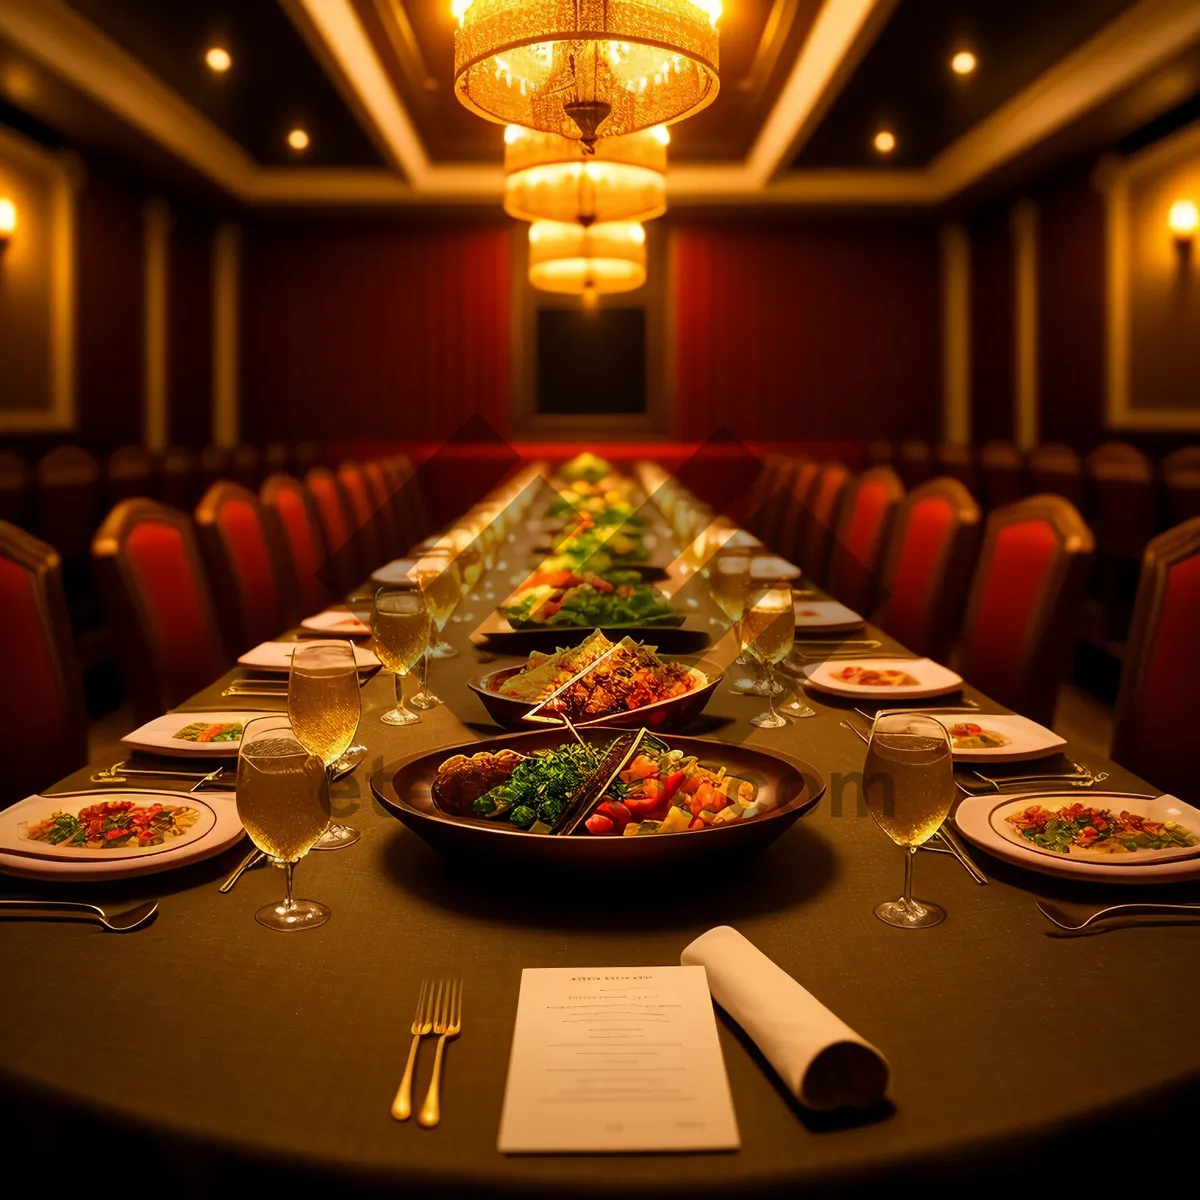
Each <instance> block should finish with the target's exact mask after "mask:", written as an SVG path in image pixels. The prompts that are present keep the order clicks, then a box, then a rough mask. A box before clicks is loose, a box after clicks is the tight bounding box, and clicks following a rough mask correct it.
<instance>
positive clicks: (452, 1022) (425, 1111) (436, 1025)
mask: <svg viewBox="0 0 1200 1200" xmlns="http://www.w3.org/2000/svg"><path fill="white" fill-rule="evenodd" d="M438 995H439V1003H438V1005H437V1015H436V1016H435V1017H434V1020H433V1032H434V1033H436V1034H437V1035H438V1044H437V1054H436V1055H435V1056H434V1059H433V1078H432V1079H431V1080H430V1081H429V1091H428V1092H426V1093H425V1103H424V1104H422V1105H421V1111H420V1113H419V1114H418V1115H417V1124H419V1125H421V1126H422V1127H423V1128H425V1129H432V1128H433V1127H434V1126H435V1125H436V1124H437V1123H438V1122H439V1121H440V1120H441V1119H442V1109H441V1099H440V1092H439V1088H440V1084H441V1082H442V1052H443V1051H444V1050H445V1049H446V1041H447V1040H448V1039H449V1038H454V1037H458V1034H459V1031H460V1030H461V1029H462V980H461V979H447V980H446V990H445V992H444V993H443V992H442V985H441V984H440V983H439V984H438Z"/></svg>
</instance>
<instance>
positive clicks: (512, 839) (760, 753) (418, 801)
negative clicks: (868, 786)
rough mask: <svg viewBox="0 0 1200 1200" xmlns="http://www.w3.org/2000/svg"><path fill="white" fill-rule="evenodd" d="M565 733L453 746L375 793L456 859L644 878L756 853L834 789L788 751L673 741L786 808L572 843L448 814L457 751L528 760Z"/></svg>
mask: <svg viewBox="0 0 1200 1200" xmlns="http://www.w3.org/2000/svg"><path fill="white" fill-rule="evenodd" d="M563 736H564V735H563V733H562V731H561V730H556V729H551V730H544V731H543V730H539V731H537V732H535V733H516V734H508V735H506V736H503V737H496V738H485V739H483V740H482V741H478V742H466V743H463V744H461V745H457V746H447V747H445V748H443V749H441V750H435V751H432V752H431V753H426V754H419V755H413V756H411V757H409V758H405V759H401V760H400V761H399V762H396V763H391V764H389V765H388V766H385V767H383V768H382V769H381V770H379V771H376V772H375V774H374V775H373V776H372V777H371V790H372V791H373V792H374V793H375V795H376V797H377V798H378V799H379V802H380V803H381V804H382V805H383V807H384V808H386V809H387V810H388V812H390V813H391V814H392V815H393V816H394V817H396V818H397V819H398V820H399V821H401V822H402V823H403V824H404V825H406V826H407V827H408V828H409V829H411V830H412V831H413V832H414V833H415V834H417V836H418V837H421V838H423V839H424V840H425V841H426V842H428V843H429V845H431V846H432V847H433V848H434V849H435V850H438V851H440V852H441V853H443V854H446V855H448V856H450V857H455V858H464V859H469V860H473V861H476V862H481V863H494V864H498V865H503V866H505V867H506V868H507V867H515V868H517V869H522V870H523V869H537V870H550V871H569V872H586V873H595V872H600V871H603V872H605V873H610V874H611V873H621V872H628V871H634V872H644V871H646V870H649V869H657V868H659V867H664V868H667V867H669V868H672V869H674V868H676V867H685V868H690V867H692V866H694V865H696V864H699V863H705V862H709V861H713V860H717V859H728V858H729V857H731V856H734V855H744V854H752V853H756V852H758V851H760V850H763V849H764V848H765V847H767V846H769V845H770V844H771V843H772V842H773V841H774V840H775V839H776V838H777V837H779V836H780V834H782V833H783V832H785V830H787V829H788V827H789V826H790V825H791V824H792V823H793V822H794V821H796V820H797V819H798V818H800V817H802V816H803V815H804V814H805V813H806V812H809V811H810V810H811V809H812V808H813V807H814V806H815V805H816V804H817V802H818V801H819V800H820V798H821V796H822V794H823V793H824V791H825V781H824V779H822V778H821V776H820V774H819V773H818V772H817V771H816V770H814V768H813V767H811V766H810V765H809V764H808V763H805V762H802V761H801V760H800V759H796V758H792V757H790V756H788V755H783V754H779V753H778V752H775V753H769V752H768V751H766V750H760V749H757V748H755V747H751V746H743V745H737V744H735V743H729V742H716V741H712V740H709V739H706V738H689V737H680V736H678V735H675V734H671V735H667V736H665V737H663V741H665V742H666V743H667V744H668V745H669V746H670V747H671V748H672V749H678V750H682V751H683V753H684V754H694V755H696V756H697V757H698V758H699V759H700V761H701V762H703V763H706V764H712V765H717V764H721V765H724V766H726V767H727V768H728V769H729V771H730V772H731V773H732V774H735V775H738V776H740V777H741V778H743V779H750V780H752V781H754V782H755V783H757V784H758V786H759V791H760V794H764V793H765V794H766V795H767V796H774V797H775V798H776V799H777V800H778V807H777V808H775V809H774V810H773V811H771V812H769V813H767V814H766V815H764V816H761V817H756V818H754V819H752V820H749V821H738V822H734V823H732V824H729V825H722V826H719V827H716V828H712V829H695V830H687V831H685V832H682V833H660V834H652V835H649V836H646V837H594V836H592V835H591V834H588V833H584V832H580V833H576V834H573V835H571V836H570V837H563V836H556V835H552V834H546V833H526V832H522V831H521V830H519V829H513V828H512V827H511V826H508V827H505V826H501V825H494V824H492V823H491V822H488V821H484V820H480V819H477V818H474V817H460V816H456V815H454V814H451V813H446V812H443V811H442V810H441V809H440V808H439V807H438V806H437V805H436V804H435V803H434V800H433V796H432V794H431V787H432V784H433V780H434V777H435V776H436V775H437V772H438V768H439V767H440V766H441V764H442V763H443V762H445V761H446V759H448V758H450V757H451V756H452V755H455V754H476V753H479V752H480V751H484V750H493V751H494V750H515V751H517V752H518V753H520V754H528V753H530V752H532V751H534V750H541V749H547V748H550V747H553V746H557V745H559V744H561V742H562V740H563ZM580 736H581V737H582V738H584V739H585V740H587V741H592V742H595V741H598V742H601V743H607V742H608V741H609V740H610V739H611V738H612V737H613V736H614V732H613V731H612V730H605V729H598V728H596V727H595V726H592V727H590V728H586V729H582V730H580Z"/></svg>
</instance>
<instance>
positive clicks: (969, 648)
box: [961, 495, 1095, 724]
mask: <svg viewBox="0 0 1200 1200" xmlns="http://www.w3.org/2000/svg"><path fill="white" fill-rule="evenodd" d="M1094 550H1095V542H1094V539H1093V537H1092V531H1091V530H1090V529H1089V528H1088V526H1087V524H1086V523H1085V522H1084V519H1083V517H1082V516H1081V515H1080V513H1079V510H1078V509H1077V508H1076V507H1075V506H1074V505H1073V504H1072V503H1071V502H1070V501H1069V500H1065V499H1064V498H1063V497H1062V496H1050V495H1042V496H1030V497H1028V498H1027V499H1025V500H1019V501H1018V502H1017V503H1016V504H1009V505H1007V506H1005V507H1004V508H998V509H996V511H995V512H993V513H992V514H991V515H990V516H989V517H988V519H987V527H986V529H985V531H984V536H983V546H982V547H981V549H980V553H979V562H978V563H977V564H976V567H975V574H974V577H973V579H972V581H971V592H970V596H969V598H968V600H967V612H966V616H965V618H964V620H963V633H962V643H961V651H962V654H961V670H962V673H963V676H964V677H965V678H966V679H967V680H968V681H969V682H970V683H972V684H974V685H975V686H976V687H977V688H980V689H981V690H982V691H984V692H986V693H987V694H988V695H989V696H991V698H992V699H993V700H996V701H999V703H1001V704H1006V705H1007V706H1008V707H1009V708H1011V709H1014V710H1015V711H1016V712H1019V713H1023V714H1024V715H1025V716H1027V717H1032V718H1033V720H1035V721H1041V722H1042V723H1043V724H1049V723H1050V722H1051V721H1052V720H1053V719H1054V706H1055V701H1056V699H1057V697H1058V689H1059V686H1060V685H1061V684H1062V682H1063V680H1064V679H1065V678H1066V675H1067V672H1068V670H1069V669H1070V665H1071V659H1072V656H1073V654H1074V651H1075V626H1076V622H1077V620H1078V615H1079V602H1080V599H1081V597H1082V594H1083V586H1084V582H1085V579H1086V577H1087V570H1088V567H1089V566H1090V565H1091V560H1092V554H1093V551H1094Z"/></svg>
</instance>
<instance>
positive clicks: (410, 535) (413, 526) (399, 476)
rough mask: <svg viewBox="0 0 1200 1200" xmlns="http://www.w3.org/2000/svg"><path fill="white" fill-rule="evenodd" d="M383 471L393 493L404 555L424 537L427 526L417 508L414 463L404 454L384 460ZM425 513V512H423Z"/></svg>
mask: <svg viewBox="0 0 1200 1200" xmlns="http://www.w3.org/2000/svg"><path fill="white" fill-rule="evenodd" d="M382 465H383V470H384V474H385V475H386V477H387V481H388V488H389V490H390V492H391V509H392V519H393V520H394V521H395V524H396V536H397V539H398V542H399V551H398V553H400V554H404V553H405V552H406V551H407V550H410V549H411V548H412V547H413V546H414V545H416V543H417V542H419V541H420V540H421V538H422V537H423V536H424V529H425V525H424V524H423V521H422V519H421V518H420V516H419V515H418V512H417V510H416V508H415V500H416V492H417V480H416V476H415V475H414V474H413V469H412V463H411V462H409V460H408V459H407V458H405V457H404V455H402V454H393V455H391V456H390V457H389V458H385V459H384V460H383V464H382ZM422 511H423V510H422Z"/></svg>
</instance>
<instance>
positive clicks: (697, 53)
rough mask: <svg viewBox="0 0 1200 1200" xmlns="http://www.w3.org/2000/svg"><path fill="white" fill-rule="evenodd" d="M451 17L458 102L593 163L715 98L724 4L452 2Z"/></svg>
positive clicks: (667, 0)
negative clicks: (600, 146) (600, 145)
mask: <svg viewBox="0 0 1200 1200" xmlns="http://www.w3.org/2000/svg"><path fill="white" fill-rule="evenodd" d="M453 10H454V14H455V15H456V16H457V17H458V21H459V27H458V29H457V30H456V31H455V35H454V90H455V93H456V94H457V96H458V98H459V100H461V101H462V103H463V104H465V105H466V106H467V108H469V109H471V110H472V111H473V112H476V113H478V114H479V115H480V116H481V117H485V118H487V119H488V120H490V121H499V122H501V123H503V124H514V125H524V126H525V127H527V128H529V129H537V130H540V131H541V132H543V133H554V134H558V135H559V136H560V137H566V138H571V139H574V140H577V141H580V142H582V143H583V145H584V148H585V152H586V153H590V152H591V151H592V150H593V149H594V148H595V145H596V141H597V139H598V138H604V137H620V136H623V135H624V134H628V133H636V132H637V131H638V130H640V129H648V128H650V126H652V125H663V124H669V123H670V122H672V121H678V120H680V119H681V118H682V117H685V116H688V115H689V114H691V113H695V112H699V111H700V109H702V108H704V107H706V106H707V105H709V104H711V103H712V101H713V99H714V98H715V97H716V94H717V88H718V86H719V82H718V79H717V62H718V52H717V47H718V41H719V39H718V36H717V18H718V17H719V16H720V13H721V3H720V0H454V2H453Z"/></svg>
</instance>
